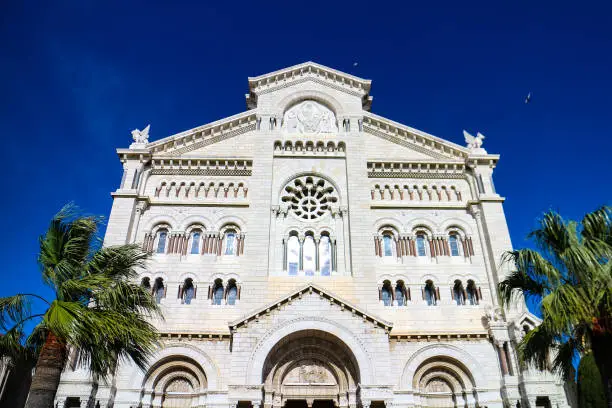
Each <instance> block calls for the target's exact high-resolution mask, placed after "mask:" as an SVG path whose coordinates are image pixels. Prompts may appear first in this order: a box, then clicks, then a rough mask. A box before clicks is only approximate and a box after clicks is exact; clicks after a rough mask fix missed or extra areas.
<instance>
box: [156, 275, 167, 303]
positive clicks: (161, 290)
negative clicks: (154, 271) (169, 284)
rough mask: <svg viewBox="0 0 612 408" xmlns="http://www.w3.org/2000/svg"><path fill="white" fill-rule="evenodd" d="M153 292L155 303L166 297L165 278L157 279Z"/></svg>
mask: <svg viewBox="0 0 612 408" xmlns="http://www.w3.org/2000/svg"><path fill="white" fill-rule="evenodd" d="M153 294H154V295H155V303H157V304H160V303H161V300H162V299H163V298H164V297H166V288H165V287H164V280H163V279H162V278H157V279H155V285H153Z"/></svg>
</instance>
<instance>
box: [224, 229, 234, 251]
mask: <svg viewBox="0 0 612 408" xmlns="http://www.w3.org/2000/svg"><path fill="white" fill-rule="evenodd" d="M223 241H225V252H224V253H225V255H236V231H235V230H227V231H225V236H224V237H223Z"/></svg>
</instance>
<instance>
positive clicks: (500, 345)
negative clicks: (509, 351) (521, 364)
mask: <svg viewBox="0 0 612 408" xmlns="http://www.w3.org/2000/svg"><path fill="white" fill-rule="evenodd" d="M495 347H497V353H498V355H499V361H500V363H501V369H502V375H508V359H507V357H506V351H505V350H504V346H503V343H501V342H499V343H495Z"/></svg>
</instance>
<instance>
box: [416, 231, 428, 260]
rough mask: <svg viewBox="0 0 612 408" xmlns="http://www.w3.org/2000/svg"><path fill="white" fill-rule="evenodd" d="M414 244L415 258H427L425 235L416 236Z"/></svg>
mask: <svg viewBox="0 0 612 408" xmlns="http://www.w3.org/2000/svg"><path fill="white" fill-rule="evenodd" d="M416 243H417V256H427V252H426V250H425V234H417V237H416Z"/></svg>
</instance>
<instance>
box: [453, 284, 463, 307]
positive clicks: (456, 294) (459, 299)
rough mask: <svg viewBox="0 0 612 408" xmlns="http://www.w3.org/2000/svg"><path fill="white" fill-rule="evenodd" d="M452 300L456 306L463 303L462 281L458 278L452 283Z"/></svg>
mask: <svg viewBox="0 0 612 408" xmlns="http://www.w3.org/2000/svg"><path fill="white" fill-rule="evenodd" d="M453 300H454V301H455V303H457V306H461V305H465V291H464V290H463V283H461V281H460V280H458V279H457V280H456V281H455V284H454V285H453Z"/></svg>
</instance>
